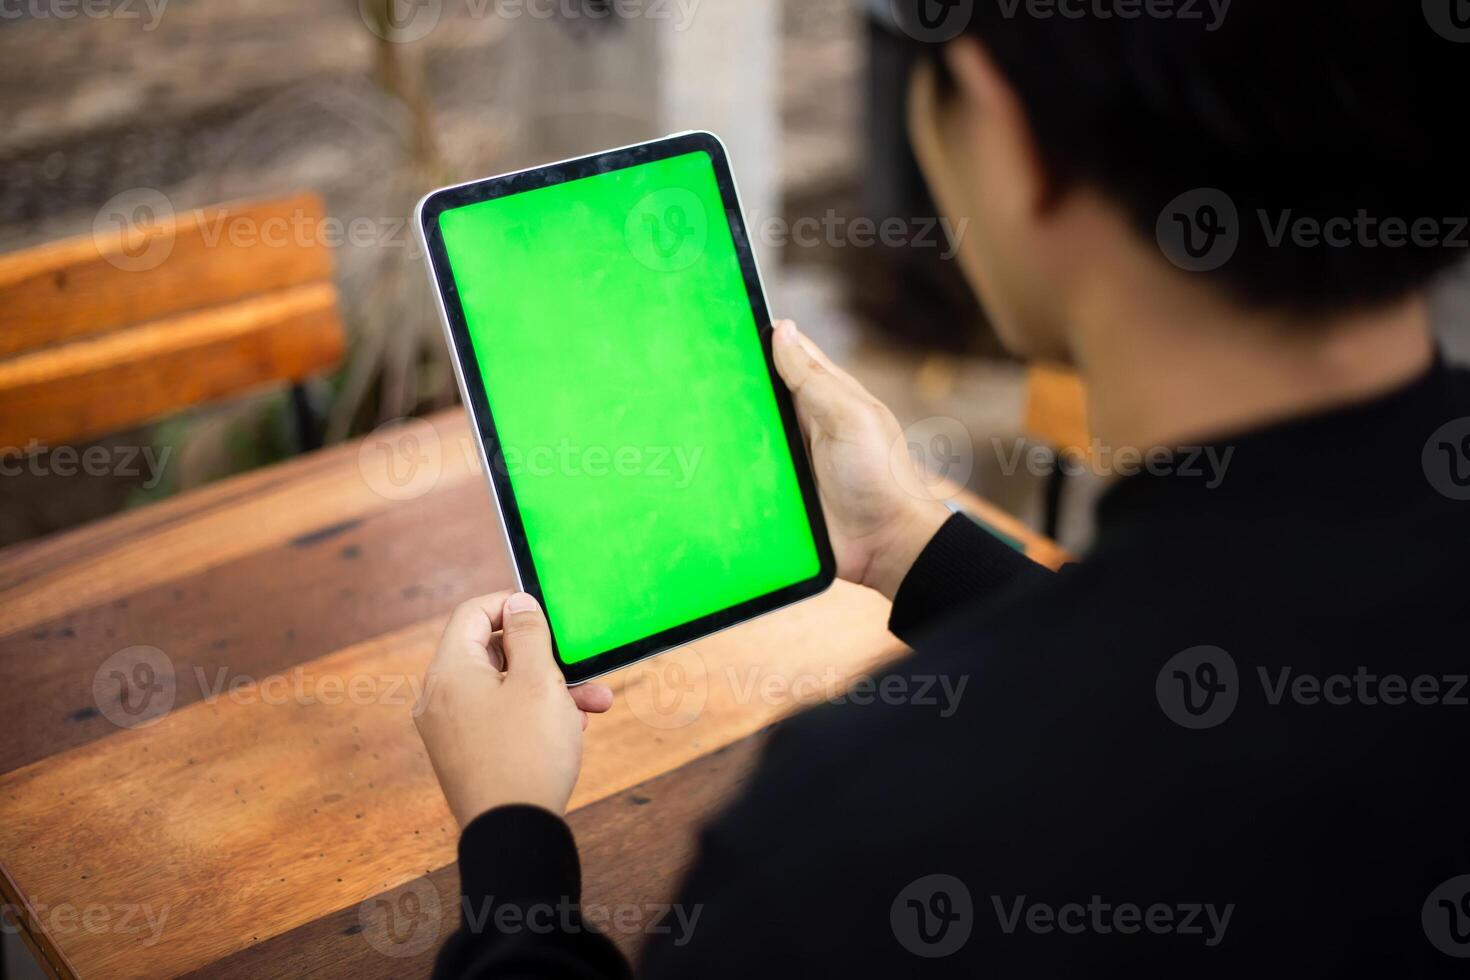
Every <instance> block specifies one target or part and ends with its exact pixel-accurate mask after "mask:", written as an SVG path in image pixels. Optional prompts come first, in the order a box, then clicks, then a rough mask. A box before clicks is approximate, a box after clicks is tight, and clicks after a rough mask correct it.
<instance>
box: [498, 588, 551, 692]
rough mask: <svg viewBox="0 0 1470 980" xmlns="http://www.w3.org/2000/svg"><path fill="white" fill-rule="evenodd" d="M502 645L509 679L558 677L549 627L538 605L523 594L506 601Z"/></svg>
mask: <svg viewBox="0 0 1470 980" xmlns="http://www.w3.org/2000/svg"><path fill="white" fill-rule="evenodd" d="M500 642H501V643H502V644H503V645H504V646H505V670H506V674H507V675H508V676H509V677H511V678H515V677H528V678H546V677H551V676H554V677H556V678H558V679H560V677H561V671H560V670H559V669H557V666H556V658H555V657H553V656H552V655H551V627H550V626H548V625H547V623H546V615H545V614H544V613H543V612H542V611H541V604H540V603H538V602H537V601H536V600H535V599H534V598H533V597H532V596H529V595H527V594H526V593H524V592H515V593H512V594H511V595H510V596H509V597H508V598H506V600H505V607H504V612H503V614H502V616H501V639H500Z"/></svg>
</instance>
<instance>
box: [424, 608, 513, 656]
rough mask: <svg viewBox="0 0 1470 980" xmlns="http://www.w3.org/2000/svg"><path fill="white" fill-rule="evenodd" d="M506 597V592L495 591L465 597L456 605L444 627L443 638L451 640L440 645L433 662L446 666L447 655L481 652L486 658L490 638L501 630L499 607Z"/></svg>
mask: <svg viewBox="0 0 1470 980" xmlns="http://www.w3.org/2000/svg"><path fill="white" fill-rule="evenodd" d="M509 596H510V593H509V592H495V593H492V594H490V595H482V596H476V597H475V598H473V599H466V600H465V601H464V602H461V603H460V604H459V605H458V606H456V607H455V610H454V612H453V613H452V614H451V615H450V617H449V624H448V625H447V626H445V627H444V639H446V640H448V641H450V642H447V643H440V644H439V649H438V652H437V653H436V654H435V656H434V665H435V666H445V663H444V660H445V659H446V658H455V657H463V656H466V655H468V656H472V657H473V656H477V655H478V654H481V653H483V654H484V655H485V656H486V657H489V647H490V637H491V636H493V635H494V633H495V631H496V630H498V629H500V618H501V610H502V609H504V608H505V600H506V599H507V598H508V597H509ZM491 659H493V658H491Z"/></svg>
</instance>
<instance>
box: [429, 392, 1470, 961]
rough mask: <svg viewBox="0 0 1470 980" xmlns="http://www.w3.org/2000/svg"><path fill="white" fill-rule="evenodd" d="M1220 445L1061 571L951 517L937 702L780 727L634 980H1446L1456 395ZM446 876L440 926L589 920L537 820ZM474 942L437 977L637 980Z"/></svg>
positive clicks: (936, 621)
mask: <svg viewBox="0 0 1470 980" xmlns="http://www.w3.org/2000/svg"><path fill="white" fill-rule="evenodd" d="M1456 420H1459V421H1458V422H1457V421H1456ZM1446 426H1447V428H1445V427H1446ZM1212 442H1213V445H1214V448H1215V449H1216V456H1215V458H1216V459H1217V460H1218V459H1222V458H1224V453H1225V452H1226V451H1227V450H1229V451H1230V456H1229V463H1228V467H1227V468H1226V471H1225V475H1224V478H1223V480H1220V481H1218V485H1217V486H1211V484H1213V483H1215V482H1216V478H1217V477H1218V473H1215V472H1211V471H1210V469H1209V468H1206V467H1185V466H1184V465H1183V464H1184V462H1185V460H1184V459H1183V456H1182V454H1181V456H1180V457H1178V458H1176V459H1175V461H1174V462H1175V463H1177V464H1179V465H1178V466H1177V467H1176V469H1177V470H1178V472H1176V473H1174V474H1172V475H1163V474H1162V472H1156V473H1154V474H1147V473H1145V474H1139V475H1134V476H1129V477H1126V478H1124V479H1123V480H1121V481H1120V482H1118V483H1116V484H1115V485H1114V486H1113V487H1112V488H1111V489H1110V490H1109V491H1108V493H1107V494H1106V495H1105V497H1104V498H1103V500H1102V502H1101V503H1100V505H1099V509H1098V525H1099V530H1098V538H1097V542H1096V544H1095V546H1094V547H1093V549H1092V550H1091V552H1090V553H1089V554H1088V555H1087V557H1086V560H1085V561H1083V562H1082V563H1081V564H1079V565H1075V566H1070V567H1069V568H1068V569H1067V570H1066V571H1065V572H1063V573H1062V574H1059V575H1053V574H1051V573H1049V572H1046V571H1044V570H1043V569H1041V568H1040V567H1039V566H1036V565H1034V564H1031V563H1030V562H1028V561H1026V559H1024V558H1022V557H1020V556H1019V555H1017V554H1016V553H1015V552H1013V551H1011V550H1009V549H1008V548H1007V547H1006V546H1005V545H1004V544H1002V543H1001V542H1000V541H998V540H997V539H996V538H994V537H992V536H991V535H989V534H988V533H986V532H985V531H983V530H981V529H980V528H978V527H977V526H976V525H974V524H973V523H971V522H970V521H968V520H967V519H966V518H963V517H956V518H954V519H952V520H951V521H950V522H949V523H948V524H947V525H946V526H945V527H944V529H943V530H941V531H940V533H939V534H938V535H937V536H936V537H935V539H934V540H933V541H932V542H931V543H930V544H929V545H928V547H927V549H926V550H925V551H924V553H923V555H922V556H921V557H920V558H919V560H918V563H917V564H916V565H915V567H914V569H913V571H912V572H911V573H910V575H909V577H908V579H907V580H906V581H905V582H904V584H903V586H902V588H901V590H900V592H899V595H898V597H897V601H896V602H895V604H894V609H893V617H892V620H891V626H892V629H893V631H894V632H895V633H896V634H898V635H899V636H900V637H902V638H903V639H905V640H906V641H908V642H909V643H910V644H911V645H913V646H914V647H915V649H916V651H917V652H916V653H915V654H914V655H913V656H912V657H909V658H908V659H906V660H904V661H903V662H902V663H900V664H899V665H898V666H897V667H895V668H894V669H893V673H894V674H896V675H899V676H902V677H906V678H908V679H909V682H910V686H909V687H908V690H911V691H917V690H918V686H919V685H920V684H922V683H925V680H926V679H929V678H942V679H945V680H947V681H948V682H949V685H950V690H955V689H956V688H957V687H958V685H959V683H961V682H962V681H963V682H964V684H965V686H964V688H963V691H962V693H961V695H960V696H959V698H958V701H957V710H953V711H949V710H948V709H949V708H953V707H954V704H951V703H948V702H947V701H946V699H944V698H942V697H941V698H940V699H939V701H940V703H939V704H938V705H935V704H932V703H927V702H928V701H930V700H931V699H927V698H926V699H923V700H924V701H925V702H926V703H924V704H915V703H908V704H902V703H894V704H885V703H881V702H882V700H883V699H877V702H876V703H871V704H865V705H862V706H859V705H855V704H844V705H840V706H838V705H832V706H824V707H823V708H821V709H819V710H815V711H811V712H808V713H806V714H804V715H802V716H799V717H797V718H795V719H793V720H791V721H789V722H787V723H785V724H783V725H782V726H781V727H780V728H779V729H778V730H777V732H776V734H775V735H774V736H773V738H772V740H771V743H770V745H769V748H768V750H767V752H766V755H765V758H764V759H763V761H762V763H761V765H760V767H759V769H758V771H757V773H756V775H755V777H754V778H753V780H752V782H751V785H750V787H749V789H748V791H747V792H746V793H745V794H744V796H743V797H742V798H741V799H739V800H737V801H736V802H734V803H733V804H732V805H731V806H730V807H729V808H728V810H727V811H726V812H725V813H724V814H723V815H722V816H721V817H720V818H719V819H717V820H716V821H715V822H714V823H713V824H712V825H711V826H710V827H708V828H707V829H706V830H705V832H704V834H703V837H702V841H701V847H700V853H699V856H698V859H697V861H696V864H695V867H694V869H693V871H692V872H691V874H690V876H689V878H688V880H687V881H686V882H685V883H684V885H683V888H682V890H681V892H680V894H679V897H678V898H677V902H678V903H679V904H680V906H681V908H682V910H683V911H684V913H685V917H686V920H687V919H688V918H689V917H691V916H693V915H696V914H697V919H694V925H693V927H692V929H689V930H684V929H681V928H679V927H677V926H675V927H674V928H673V929H672V930H671V933H669V934H660V935H652V936H650V937H649V939H648V942H647V946H646V954H645V962H644V963H643V964H642V966H641V968H640V970H639V971H638V973H639V975H640V976H646V977H678V978H693V980H709V978H717V977H736V978H741V980H748V978H751V977H766V976H792V977H803V978H815V977H828V976H848V977H853V976H861V977H885V978H886V977H899V976H908V975H914V974H919V973H925V974H928V973H938V974H954V975H960V976H1004V977H1009V976H1028V977H1068V976H1119V977H1130V978H1132V977H1145V976H1170V977H1175V976H1240V975H1242V973H1243V972H1244V971H1245V970H1247V969H1250V970H1255V971H1261V972H1264V973H1266V974H1268V975H1272V976H1277V975H1282V976H1285V975H1290V976H1325V975H1331V974H1339V973H1344V972H1349V971H1351V972H1352V973H1354V974H1356V975H1377V976H1426V975H1436V976H1437V975H1446V976H1448V975H1451V974H1452V973H1453V974H1454V975H1465V973H1466V972H1470V960H1465V959H1457V958H1452V956H1451V955H1450V953H1459V954H1460V955H1461V956H1467V955H1470V897H1466V893H1467V892H1470V877H1467V878H1465V879H1461V880H1459V881H1456V880H1455V879H1457V878H1458V876H1461V875H1466V876H1470V806H1467V804H1470V790H1467V778H1470V773H1467V769H1466V759H1467V758H1470V725H1467V724H1466V722H1467V719H1470V707H1467V705H1466V701H1467V699H1470V687H1467V686H1466V684H1465V680H1464V678H1465V675H1466V673H1467V672H1470V655H1467V654H1470V649H1467V640H1470V626H1467V624H1470V601H1467V591H1470V577H1467V575H1466V574H1465V565H1464V562H1465V557H1466V556H1467V555H1470V378H1467V377H1466V376H1465V375H1464V374H1462V373H1460V372H1458V371H1454V370H1451V369H1449V368H1447V367H1445V366H1444V365H1443V364H1436V366H1435V367H1434V368H1433V369H1432V370H1431V371H1430V373H1429V374H1428V375H1427V376H1425V377H1424V378H1421V379H1420V380H1418V381H1416V382H1415V383H1414V384H1412V385H1410V386H1407V387H1405V388H1403V389H1401V390H1399V391H1396V392H1394V393H1391V394H1389V395H1387V396H1386V397H1383V398H1378V399H1375V400H1373V401H1372V402H1369V403H1365V404H1360V405H1356V406H1352V407H1349V408H1345V409H1340V410H1336V411H1333V412H1330V413H1325V414H1322V415H1318V416H1314V417H1311V418H1304V419H1297V420H1293V421H1290V422H1287V423H1284V424H1280V425H1276V426H1273V427H1271V428H1268V429H1262V430H1260V431H1255V432H1251V433H1246V434H1241V435H1239V436H1238V437H1235V438H1224V439H1219V440H1213V441H1212ZM1155 469H1156V470H1160V471H1162V469H1163V468H1162V467H1155ZM1196 471H1197V475H1191V473H1192V472H1196ZM928 683H929V684H930V689H931V690H938V689H939V688H938V687H937V686H935V684H934V682H933V681H932V680H931V681H928ZM894 689H895V690H897V688H894ZM1176 719H1177V720H1176ZM460 873H461V876H462V887H463V893H464V899H465V903H466V907H467V908H478V909H483V908H485V907H486V904H487V903H490V904H491V905H504V904H510V905H521V906H524V907H530V906H534V905H537V904H542V905H544V906H547V907H549V908H551V909H555V908H558V907H559V906H564V905H565V904H566V903H567V902H568V901H571V902H573V903H575V902H576V901H577V900H578V896H579V894H580V883H579V872H578V861H577V854H576V850H575V846H574V842H573V839H572V836H571V834H570V832H569V831H568V829H567V827H566V825H565V824H564V823H563V822H562V821H561V820H560V819H558V818H557V817H554V816H552V815H551V814H549V813H546V812H544V811H541V810H538V809H535V808H531V807H504V808H501V809H498V810H494V811H492V812H490V813H487V814H484V815H483V816H481V817H480V818H478V819H477V820H476V821H474V822H473V823H472V824H471V825H470V826H469V828H468V829H466V831H465V832H464V835H463V837H462V839H461V841H460ZM483 921H484V922H485V923H486V924H485V925H482V926H480V927H478V928H470V927H468V926H467V925H466V923H465V922H464V920H463V919H462V920H461V928H460V931H459V932H458V933H456V934H455V936H453V937H452V938H451V940H450V941H449V943H448V944H447V946H446V947H445V949H444V950H443V952H442V953H441V955H440V958H439V961H438V967H437V971H436V972H437V975H439V976H444V977H526V978H531V977H535V978H560V977H577V978H582V977H587V978H591V977H619V976H627V975H629V973H630V968H629V966H628V964H626V963H625V962H624V961H623V959H622V958H621V957H620V955H619V954H618V952H617V951H616V949H615V948H614V947H613V945H612V943H611V942H609V941H608V940H607V939H606V938H605V937H603V936H601V935H599V934H597V933H596V932H593V931H588V930H585V929H582V928H580V923H579V922H578V921H577V920H576V918H575V916H573V917H572V918H570V919H568V918H567V917H566V916H565V915H557V916H555V917H552V918H549V919H546V920H544V921H550V922H554V923H555V925H554V926H553V927H552V928H549V929H546V928H540V929H530V928H511V929H507V930H501V929H497V927H496V925H495V921H494V919H493V917H491V918H489V919H484V920H483ZM502 921H505V920H502ZM532 921H542V920H537V919H535V918H534V917H533V919H532ZM669 921H671V922H672V921H675V920H673V919H670V920H669ZM567 925H570V926H571V928H566V926H567ZM685 932H687V934H684V933H685ZM1444 950H1448V952H1446V951H1444Z"/></svg>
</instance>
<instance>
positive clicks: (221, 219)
mask: <svg viewBox="0 0 1470 980" xmlns="http://www.w3.org/2000/svg"><path fill="white" fill-rule="evenodd" d="M115 208H116V209H117V210H118V214H117V216H116V217H118V218H120V219H122V220H123V221H125V222H126V227H125V226H123V225H118V224H116V223H115V222H111V221H109V220H107V219H108V217H109V216H108V215H106V214H103V215H101V216H99V219H98V223H97V227H96V231H95V233H94V234H91V235H82V236H79V237H76V238H68V239H66V240H64V241H60V242H55V243H52V244H49V245H42V246H39V247H36V248H29V249H25V250H23V251H19V252H11V253H8V254H6V255H0V309H3V311H4V312H3V314H0V315H3V317H4V324H5V329H4V330H0V357H11V356H14V355H16V354H20V353H24V352H27V351H34V350H39V349H42V348H46V347H51V346H54V345H57V344H61V343H64V342H66V341H70V340H77V339H79V338H82V337H89V336H95V335H97V334H105V333H111V332H113V331H116V330H121V329H123V328H125V327H130V326H133V325H135V324H139V323H145V322H148V321H152V320H160V319H164V318H166V317H170V316H174V315H176V314H179V313H187V312H191V311H196V310H200V309H204V308H206V307H211V306H219V305H222V304H225V303H229V302H231V301H233V300H237V299H244V298H245V297H248V296H255V295H257V294H259V293H268V292H272V291H274V290H277V289H285V288H287V287H289V286H299V285H302V284H303V283H308V282H318V281H322V280H326V279H329V278H330V277H331V275H332V252H331V249H330V248H328V247H326V244H327V243H326V242H325V241H324V240H323V234H322V232H323V227H324V226H323V220H324V218H325V210H324V208H323V205H322V202H321V200H320V198H318V197H317V196H316V195H315V194H298V195H295V196H292V197H288V198H283V199H281V200H275V201H264V202H249V203H244V204H220V205H216V206H214V207H209V208H201V209H198V210H195V211H186V212H184V213H182V214H173V213H171V210H170V209H169V206H168V203H167V199H165V198H163V197H162V196H161V195H159V196H158V197H157V198H155V197H153V196H150V195H145V194H144V193H139V194H138V195H136V199H123V200H119V201H117V202H116V204H115ZM139 209H142V211H141V212H140V210H139ZM150 248H152V249H153V251H152V252H150V251H149V249H150Z"/></svg>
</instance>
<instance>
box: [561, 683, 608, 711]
mask: <svg viewBox="0 0 1470 980" xmlns="http://www.w3.org/2000/svg"><path fill="white" fill-rule="evenodd" d="M567 690H569V691H571V692H572V700H573V701H575V702H577V707H579V708H581V709H582V710H583V711H585V712H588V713H590V714H594V715H600V714H602V713H603V712H604V711H607V710H608V709H610V708H611V707H612V706H613V692H612V688H610V687H608V686H607V685H606V684H579V685H577V686H576V687H571V688H568V689H567Z"/></svg>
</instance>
